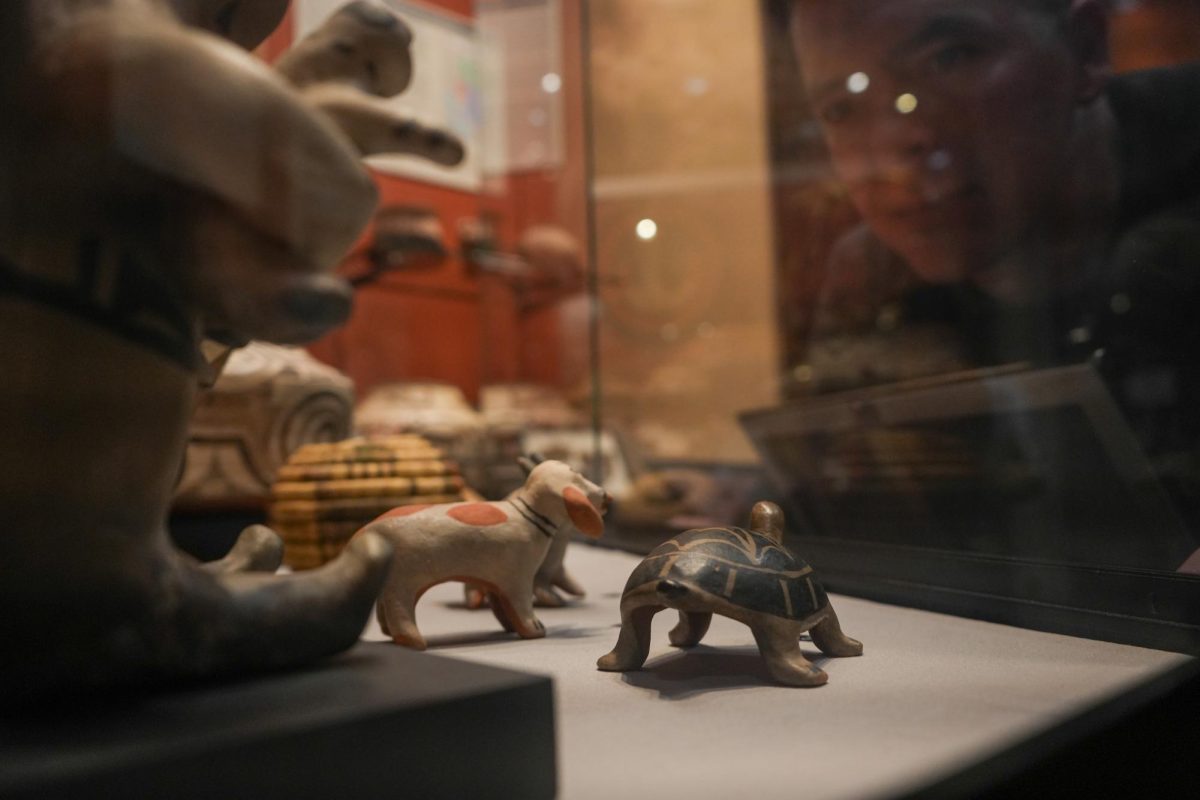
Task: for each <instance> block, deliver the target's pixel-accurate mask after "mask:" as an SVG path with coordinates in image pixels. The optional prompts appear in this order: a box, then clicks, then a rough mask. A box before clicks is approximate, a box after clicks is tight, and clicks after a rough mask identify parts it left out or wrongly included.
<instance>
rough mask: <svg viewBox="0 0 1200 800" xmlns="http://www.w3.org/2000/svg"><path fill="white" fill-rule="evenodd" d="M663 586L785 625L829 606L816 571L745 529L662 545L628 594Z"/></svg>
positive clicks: (684, 536)
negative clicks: (685, 589)
mask: <svg viewBox="0 0 1200 800" xmlns="http://www.w3.org/2000/svg"><path fill="white" fill-rule="evenodd" d="M661 580H673V581H676V582H678V583H680V584H683V585H685V586H687V587H689V588H691V589H698V590H700V591H704V592H708V593H709V594H712V595H716V596H717V597H721V598H724V599H725V600H728V601H729V602H730V603H732V604H733V605H735V606H739V607H742V608H745V609H747V610H750V611H759V612H762V613H766V614H773V615H775V616H777V617H784V618H785V619H793V620H803V619H805V618H807V617H809V616H811V615H812V614H813V613H814V612H816V611H819V610H820V609H822V608H824V607H825V606H826V605H827V604H828V602H829V600H828V598H827V597H826V595H825V587H823V586H822V585H821V583H820V581H818V580H817V578H816V576H815V575H814V574H813V569H812V567H810V566H809V565H808V564H806V563H805V562H804V561H802V560H800V559H798V558H796V557H795V556H793V555H792V554H791V553H789V552H788V551H787V550H786V549H784V548H783V547H781V546H779V545H778V544H776V543H775V542H773V541H771V540H770V539H768V538H767V537H766V536H763V535H761V534H758V533H755V532H753V531H747V530H743V529H742V528H698V529H696V530H690V531H685V532H684V533H681V534H679V535H678V536H676V537H675V538H673V539H670V540H668V541H666V542H664V543H663V544H661V545H659V546H658V547H656V548H655V549H654V550H653V551H652V552H651V553H650V555H648V556H646V558H645V560H644V561H642V563H641V564H639V565H638V566H637V568H636V569H634V571H633V574H632V575H630V576H629V581H628V582H627V583H626V584H625V594H629V592H631V591H633V590H635V589H638V588H639V587H643V586H645V585H646V584H657V583H658V582H659V581H661Z"/></svg>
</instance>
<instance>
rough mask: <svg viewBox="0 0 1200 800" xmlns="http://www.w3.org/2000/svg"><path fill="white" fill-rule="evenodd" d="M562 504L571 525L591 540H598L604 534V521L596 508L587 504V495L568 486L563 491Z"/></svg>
mask: <svg viewBox="0 0 1200 800" xmlns="http://www.w3.org/2000/svg"><path fill="white" fill-rule="evenodd" d="M563 504H564V505H565V506H566V507H567V517H568V518H570V520H571V524H573V525H574V526H575V527H576V528H579V530H580V531H582V532H583V533H584V534H586V535H587V536H590V537H592V538H593V539H598V538H600V536H601V534H603V533H604V519H603V518H602V517H601V516H600V512H599V511H597V510H596V507H595V506H593V505H592V504H591V503H590V502H588V499H587V495H585V494H584V493H583V492H581V491H580V490H579V489H576V488H575V487H574V486H568V487H567V488H565V489H563Z"/></svg>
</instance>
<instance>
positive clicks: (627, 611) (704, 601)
mask: <svg viewBox="0 0 1200 800" xmlns="http://www.w3.org/2000/svg"><path fill="white" fill-rule="evenodd" d="M782 542H783V512H782V511H781V510H780V509H779V506H777V505H775V504H774V503H767V502H761V503H757V504H755V506H754V509H753V510H752V511H751V515H750V530H748V531H747V530H743V529H741V528H700V529H697V530H691V531H686V532H684V533H681V534H679V535H678V536H676V537H675V538H673V539H671V540H670V541H668V542H665V543H664V544H662V545H660V546H659V547H658V548H656V549H655V550H654V551H653V552H651V553H650V555H648V556H646V558H645V560H644V561H642V563H641V564H639V565H638V566H637V568H636V569H634V571H633V574H632V575H630V576H629V581H628V582H627V583H626V584H625V591H624V593H623V594H622V595H621V634H620V636H619V637H618V639H617V646H616V647H614V648H613V650H612V652H611V653H609V654H608V655H606V656H604V657H602V658H601V659H600V660H599V661H598V662H597V664H596V666H597V667H599V668H600V669H601V670H605V671H614V672H624V671H626V670H632V669H640V668H641V666H642V664H644V663H645V662H646V657H647V656H648V655H649V653H650V622H651V620H652V619H653V617H654V615H655V614H657V613H658V612H659V611H662V610H663V609H664V608H673V609H676V610H677V611H678V612H679V624H678V625H676V626H675V628H674V629H673V630H672V631H671V633H670V640H671V644H673V645H675V646H676V647H694V646H695V645H697V644H699V643H700V640H701V639H702V638H703V637H704V634H705V633H706V632H707V631H708V626H709V623H710V622H711V621H712V615H713V614H714V613H716V614H720V615H721V616H724V617H729V618H730V619H735V620H737V621H738V622H742V623H745V624H746V625H748V626H749V627H750V630H751V631H752V632H753V633H754V639H755V641H756V642H758V649H759V652H761V653H762V657H763V659H764V660H765V661H766V664H767V669H768V670H769V671H770V673H771V675H772V677H774V678H775V680H777V681H779V682H780V683H786V684H788V685H789V686H820V685H821V684H823V683H825V682H826V681H827V680H829V677H828V676H827V675H826V674H825V673H824V672H823V671H822V670H820V669H818V668H817V667H815V666H813V665H812V664H811V663H809V662H808V660H807V659H805V658H804V656H803V654H801V652H800V644H799V638H800V634H802V633H804V632H805V631H808V632H810V634H811V636H812V640H813V644H815V645H816V646H817V647H818V648H820V650H821V651H822V652H823V653H825V654H826V655H829V656H859V655H862V651H863V647H862V643H861V642H858V641H856V640H854V639H851V638H850V637H849V636H846V635H845V634H844V633H842V629H841V626H840V625H839V624H838V618H837V615H836V614H835V613H834V612H833V607H832V606H830V605H829V598H828V597H827V596H826V595H825V589H824V588H823V587H822V586H821V584H820V583H819V582H818V581H817V578H816V576H815V575H814V574H813V570H812V567H810V566H808V565H807V564H805V563H804V562H803V561H801V560H800V559H798V558H796V557H795V556H793V555H792V554H791V553H789V552H788V551H787V550H786V549H785V548H784V547H783V544H782Z"/></svg>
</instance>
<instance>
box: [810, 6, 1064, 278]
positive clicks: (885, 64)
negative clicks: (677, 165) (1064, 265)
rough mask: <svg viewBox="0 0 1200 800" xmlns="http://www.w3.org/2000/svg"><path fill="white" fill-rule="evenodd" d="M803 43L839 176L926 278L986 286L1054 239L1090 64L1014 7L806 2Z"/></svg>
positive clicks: (1045, 16) (1046, 18)
mask: <svg viewBox="0 0 1200 800" xmlns="http://www.w3.org/2000/svg"><path fill="white" fill-rule="evenodd" d="M793 14H794V19H793V26H792V37H793V41H794V44H795V47H796V52H797V54H798V56H799V59H800V63H801V66H802V68H803V71H804V76H805V82H806V85H807V88H808V92H809V96H810V99H811V101H812V103H813V107H814V109H815V111H816V113H817V115H818V117H819V119H820V120H821V124H822V126H823V128H824V131H825V135H826V139H827V142H828V145H829V149H830V152H831V154H832V157H833V161H834V166H835V168H836V169H837V171H838V173H839V175H840V177H841V178H842V180H843V181H844V182H845V184H846V186H847V189H848V191H849V193H850V196H851V198H852V200H853V202H854V204H855V205H856V206H857V208H858V210H859V211H860V213H861V214H862V215H863V217H864V219H865V220H866V222H867V224H868V225H869V226H870V227H871V228H872V229H873V230H874V231H875V233H876V235H877V236H879V238H880V239H881V240H883V242H884V243H885V244H886V245H888V246H889V247H890V248H892V249H893V250H895V251H896V252H897V253H898V254H899V255H901V256H902V257H904V258H905V259H906V260H907V261H908V262H909V263H910V264H911V266H912V267H913V269H914V270H915V271H916V273H917V274H918V275H919V276H920V277H922V278H923V279H925V280H927V281H931V282H939V283H940V282H950V281H957V280H963V279H976V280H980V281H984V280H986V274H987V272H988V270H989V269H992V268H993V267H994V265H996V264H998V263H1000V262H1001V261H1004V260H1006V259H1007V258H1009V257H1011V256H1013V255H1014V254H1015V253H1020V252H1022V250H1023V249H1024V248H1026V247H1028V246H1029V245H1030V243H1031V242H1034V241H1037V240H1040V239H1041V238H1044V237H1045V236H1046V235H1047V232H1048V231H1050V230H1052V228H1053V225H1054V220H1055V217H1056V216H1057V215H1058V207H1059V206H1060V205H1061V203H1062V200H1063V197H1064V194H1065V188H1064V184H1065V183H1066V182H1067V181H1068V180H1069V178H1068V174H1067V165H1068V164H1069V163H1070V156H1071V152H1072V147H1073V140H1074V137H1075V127H1076V114H1075V111H1076V109H1077V107H1078V106H1079V101H1078V100H1077V99H1076V96H1077V94H1079V89H1078V88H1077V87H1078V86H1079V84H1080V80H1079V69H1080V67H1079V65H1078V59H1076V57H1075V56H1074V54H1073V50H1072V48H1071V47H1070V45H1069V43H1068V39H1067V36H1066V34H1065V32H1064V31H1065V28H1064V23H1063V21H1062V20H1061V19H1059V17H1058V16H1057V15H1055V14H1053V13H1050V12H1044V11H1040V10H1035V9H1033V8H1030V7H1029V6H1028V5H1026V4H1022V3H1018V2H1014V0H836V2H830V1H829V0H797V2H796V3H795V6H794V12H793Z"/></svg>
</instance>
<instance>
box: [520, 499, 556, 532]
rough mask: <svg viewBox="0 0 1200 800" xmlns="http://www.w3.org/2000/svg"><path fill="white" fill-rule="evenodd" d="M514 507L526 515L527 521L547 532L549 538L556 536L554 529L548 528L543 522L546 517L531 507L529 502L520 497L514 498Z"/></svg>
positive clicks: (523, 515) (522, 514)
mask: <svg viewBox="0 0 1200 800" xmlns="http://www.w3.org/2000/svg"><path fill="white" fill-rule="evenodd" d="M513 508H515V509H516V510H517V513H518V514H520V515H521V516H522V517H524V518H525V521H526V522H528V523H529V524H530V525H532V526H533V527H535V528H537V529H538V530H539V531H541V532H542V533H544V534H546V536H547V537H548V538H550V539H553V538H554V529H553V528H551V529H550V530H546V526H545V525H544V524H543V523H542V520H543V519H545V517H543V516H542V515H541V514H539V513H537V512H536V511H534V510H533V509H532V508H530V507H529V504H528V503H526V502H525V501H524V500H522V499H521V498H519V497H518V498H516V499H515V500H513Z"/></svg>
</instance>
